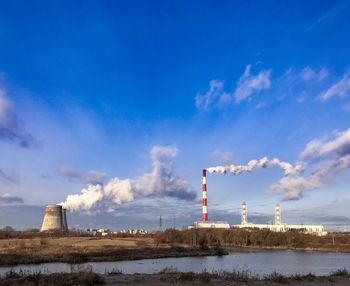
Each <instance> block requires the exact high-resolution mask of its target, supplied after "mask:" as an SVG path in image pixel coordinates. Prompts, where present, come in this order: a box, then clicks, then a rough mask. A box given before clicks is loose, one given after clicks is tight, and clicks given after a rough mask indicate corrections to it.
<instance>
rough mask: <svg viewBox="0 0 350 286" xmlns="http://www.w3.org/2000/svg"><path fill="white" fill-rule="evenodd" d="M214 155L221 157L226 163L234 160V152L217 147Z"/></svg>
mask: <svg viewBox="0 0 350 286" xmlns="http://www.w3.org/2000/svg"><path fill="white" fill-rule="evenodd" d="M213 156H214V157H216V158H217V159H219V160H220V161H221V162H222V163H224V164H232V162H233V154H232V152H224V151H221V150H219V149H215V150H214V152H213Z"/></svg>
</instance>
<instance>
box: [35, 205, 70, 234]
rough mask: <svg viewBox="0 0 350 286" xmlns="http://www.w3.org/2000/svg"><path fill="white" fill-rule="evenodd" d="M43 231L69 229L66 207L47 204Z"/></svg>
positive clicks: (65, 230) (64, 230)
mask: <svg viewBox="0 0 350 286" xmlns="http://www.w3.org/2000/svg"><path fill="white" fill-rule="evenodd" d="M41 231H63V232H67V231H68V224H67V214H66V209H64V208H62V206H60V205H53V204H52V205H47V206H46V208H45V214H44V219H43V224H42V227H41Z"/></svg>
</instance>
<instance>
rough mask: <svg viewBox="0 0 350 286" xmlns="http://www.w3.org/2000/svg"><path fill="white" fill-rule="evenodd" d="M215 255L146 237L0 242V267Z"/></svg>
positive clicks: (69, 238)
mask: <svg viewBox="0 0 350 286" xmlns="http://www.w3.org/2000/svg"><path fill="white" fill-rule="evenodd" d="M217 251H218V250H217V249H213V248H211V249H209V248H198V247H188V246H186V245H180V244H167V243H162V244H155V243H154V240H153V238H149V237H128V238H118V237H115V238H102V237H34V238H22V239H17V238H12V239H1V240H0V265H16V264H26V263H43V262H68V263H81V262H88V261H119V260H135V259H145V258H162V257H184V256H203V255H215V254H217Z"/></svg>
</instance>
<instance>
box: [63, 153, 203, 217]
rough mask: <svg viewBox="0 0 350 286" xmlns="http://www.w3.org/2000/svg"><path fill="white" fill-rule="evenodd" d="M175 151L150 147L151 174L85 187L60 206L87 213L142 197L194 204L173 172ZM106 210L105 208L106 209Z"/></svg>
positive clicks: (190, 192)
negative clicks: (169, 198)
mask: <svg viewBox="0 0 350 286" xmlns="http://www.w3.org/2000/svg"><path fill="white" fill-rule="evenodd" d="M177 154H178V149H177V148H176V147H170V146H166V147H164V146H153V147H152V149H151V161H152V167H153V169H152V171H151V172H150V173H146V174H143V175H141V176H140V177H138V178H135V179H119V178H117V177H116V178H113V179H112V180H110V181H109V182H108V183H106V184H105V185H103V184H88V185H87V186H86V188H84V189H82V190H81V193H80V194H73V195H68V196H67V199H66V201H65V202H62V203H60V204H61V205H62V206H63V207H65V208H67V209H69V210H74V211H76V210H83V211H89V210H91V209H95V208H101V207H106V206H108V205H110V204H113V205H121V204H124V203H128V202H132V201H134V200H138V199H141V198H146V197H154V196H158V197H165V196H167V197H173V198H177V199H181V200H194V199H195V198H196V193H195V192H194V191H193V190H191V189H190V187H189V185H188V183H187V181H186V180H184V179H182V178H180V177H178V176H176V175H175V174H174V172H173V163H174V159H175V157H176V156H177ZM106 209H107V207H106Z"/></svg>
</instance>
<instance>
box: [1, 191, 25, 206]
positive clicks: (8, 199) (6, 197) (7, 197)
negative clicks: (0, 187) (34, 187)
mask: <svg viewBox="0 0 350 286" xmlns="http://www.w3.org/2000/svg"><path fill="white" fill-rule="evenodd" d="M23 202H24V201H23V199H22V198H21V197H17V196H13V195H11V194H9V193H5V194H3V195H0V204H23Z"/></svg>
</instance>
